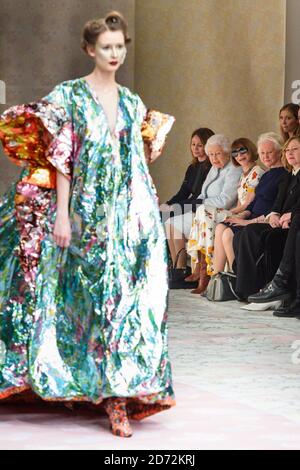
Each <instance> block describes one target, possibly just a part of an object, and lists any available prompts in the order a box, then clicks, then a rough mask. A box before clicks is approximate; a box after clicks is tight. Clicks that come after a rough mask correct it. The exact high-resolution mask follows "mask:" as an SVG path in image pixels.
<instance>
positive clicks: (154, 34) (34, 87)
mask: <svg viewBox="0 0 300 470" xmlns="http://www.w3.org/2000/svg"><path fill="white" fill-rule="evenodd" d="M291 1H294V0H288V2H291ZM295 1H296V2H299V3H300V1H299V0H295ZM111 8H117V9H120V10H121V11H122V12H123V13H124V14H125V15H126V17H127V19H128V21H129V25H130V32H131V35H132V36H134V33H135V32H136V36H137V37H136V41H135V43H134V44H133V45H132V46H130V49H129V54H128V60H127V62H126V64H125V66H124V68H123V69H122V70H121V73H120V77H119V80H120V81H121V82H122V83H124V84H125V85H128V86H129V87H130V88H133V83H134V78H135V88H136V89H137V90H138V92H139V93H140V94H141V96H142V97H143V99H144V101H145V102H146V104H147V105H148V106H150V107H157V108H158V109H160V110H162V111H165V112H170V113H172V114H173V115H174V116H176V119H177V121H176V124H175V126H174V128H173V131H172V133H171V134H170V137H169V139H168V143H167V146H166V150H165V152H164V155H163V157H162V158H161V160H159V161H158V162H157V163H155V164H154V165H153V166H152V170H151V171H152V174H153V176H154V180H155V183H156V185H157V187H158V190H159V194H160V196H161V199H162V200H165V199H166V198H167V197H168V196H170V195H171V194H172V193H173V192H174V191H175V190H176V189H177V188H178V186H179V184H180V182H181V180H182V177H183V173H184V171H185V168H186V166H187V164H188V162H189V159H190V154H189V137H190V134H191V132H192V130H194V129H195V128H196V127H198V126H209V127H211V128H213V129H214V130H215V131H216V132H224V133H225V134H227V135H228V136H229V137H230V138H234V137H236V136H238V135H246V136H249V137H251V138H253V139H256V136H257V134H258V133H259V132H261V131H265V130H269V129H275V128H276V127H277V112H278V108H279V107H280V106H281V104H282V101H283V76H284V29H285V28H284V25H285V0H185V1H183V0H151V1H149V0H147V1H146V0H111V1H109V0H86V1H82V0H63V1H61V0H49V1H47V2H40V1H39V0H26V1H25V0H13V1H12V2H8V1H7V0H0V12H1V14H0V31H1V33H0V80H4V81H5V82H6V84H7V106H10V105H13V104H15V103H23V102H28V101H30V100H34V99H37V98H39V97H41V96H43V95H44V94H46V93H47V92H48V91H49V90H50V89H51V88H52V87H53V86H54V85H55V84H56V83H59V82H61V81H63V80H66V79H70V78H74V77H77V76H82V75H84V74H86V73H88V71H89V70H90V67H91V65H90V62H89V59H88V58H87V57H86V56H85V55H84V54H83V53H81V51H80V49H79V37H80V32H81V28H82V25H83V24H84V22H85V21H86V20H87V19H89V18H91V17H95V16H102V15H103V14H104V13H105V12H106V11H107V10H109V9H111ZM134 18H135V24H134ZM134 54H136V59H135V57H134ZM134 61H135V66H134ZM134 76H135V77H134ZM7 106H2V105H0V112H1V111H3V110H4V109H5V107H7ZM0 153H1V151H0ZM16 171H17V170H16V168H15V166H13V165H12V164H10V163H8V162H7V160H6V159H4V158H1V159H0V192H3V190H4V189H5V188H6V187H7V185H8V183H9V182H10V181H11V180H12V179H13V178H15V175H16Z"/></svg>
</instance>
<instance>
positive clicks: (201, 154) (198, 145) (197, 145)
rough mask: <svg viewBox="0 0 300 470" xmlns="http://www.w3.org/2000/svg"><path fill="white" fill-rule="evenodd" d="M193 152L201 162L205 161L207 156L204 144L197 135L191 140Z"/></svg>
mask: <svg viewBox="0 0 300 470" xmlns="http://www.w3.org/2000/svg"><path fill="white" fill-rule="evenodd" d="M191 152H192V155H193V157H194V158H197V160H198V161H199V162H204V160H206V158H207V156H206V154H205V151H204V145H203V144H202V142H201V140H200V138H199V137H198V136H197V135H194V137H193V138H192V140H191Z"/></svg>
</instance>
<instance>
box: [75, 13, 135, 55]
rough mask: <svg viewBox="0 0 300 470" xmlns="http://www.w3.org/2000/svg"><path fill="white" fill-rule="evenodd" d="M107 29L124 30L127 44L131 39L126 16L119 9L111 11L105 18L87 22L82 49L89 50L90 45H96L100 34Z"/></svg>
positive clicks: (83, 33)
mask: <svg viewBox="0 0 300 470" xmlns="http://www.w3.org/2000/svg"><path fill="white" fill-rule="evenodd" d="M106 31H122V33H123V34H124V38H125V44H128V43H129V42H130V41H131V39H130V37H129V35H128V25H127V22H126V20H125V18H124V17H123V15H121V13H119V12H118V11H111V12H110V13H108V14H107V15H106V16H105V18H99V19H95V20H90V21H88V22H87V23H86V24H85V26H84V28H83V32H82V39H81V47H82V49H83V50H84V51H85V52H87V48H88V46H95V44H96V42H97V39H98V37H99V35H100V34H102V33H105V32H106Z"/></svg>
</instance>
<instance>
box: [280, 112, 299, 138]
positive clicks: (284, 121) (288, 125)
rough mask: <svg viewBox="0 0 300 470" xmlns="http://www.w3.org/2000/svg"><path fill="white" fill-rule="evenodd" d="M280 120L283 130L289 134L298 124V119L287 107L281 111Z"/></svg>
mask: <svg viewBox="0 0 300 470" xmlns="http://www.w3.org/2000/svg"><path fill="white" fill-rule="evenodd" d="M279 122H280V126H281V129H282V130H283V132H285V133H287V134H288V133H290V132H294V131H295V129H296V128H297V126H298V120H297V119H296V118H295V116H294V115H293V114H292V113H291V112H290V111H288V110H287V109H284V110H283V111H281V113H280V115H279Z"/></svg>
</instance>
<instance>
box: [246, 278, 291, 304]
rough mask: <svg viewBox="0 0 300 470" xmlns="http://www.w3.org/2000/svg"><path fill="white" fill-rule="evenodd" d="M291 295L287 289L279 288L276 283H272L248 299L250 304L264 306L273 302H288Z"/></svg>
mask: <svg viewBox="0 0 300 470" xmlns="http://www.w3.org/2000/svg"><path fill="white" fill-rule="evenodd" d="M290 295H291V294H290V293H289V291H288V290H287V288H286V287H283V286H282V287H279V286H277V285H276V284H275V283H274V281H271V282H269V284H267V285H266V287H264V288H263V289H261V290H260V291H259V292H257V293H256V294H253V295H250V296H249V297H248V302H250V303H252V302H253V303H256V304H262V303H264V302H271V301H273V300H287V299H289V298H290Z"/></svg>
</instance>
